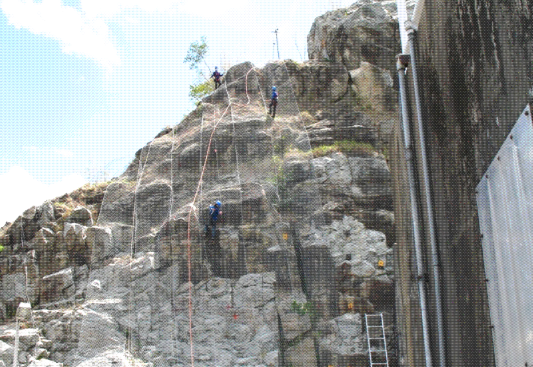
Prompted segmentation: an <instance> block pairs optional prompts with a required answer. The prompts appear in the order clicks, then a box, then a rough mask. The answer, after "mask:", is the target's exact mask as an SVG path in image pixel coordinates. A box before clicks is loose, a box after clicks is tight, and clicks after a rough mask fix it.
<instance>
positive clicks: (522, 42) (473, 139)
mask: <svg viewBox="0 0 533 367" xmlns="http://www.w3.org/2000/svg"><path fill="white" fill-rule="evenodd" d="M532 13H533V0H477V1H472V0H433V1H427V2H426V5H425V10H424V12H423V14H422V18H421V21H420V24H419V26H418V39H419V50H418V51H419V52H418V55H417V63H418V67H419V73H420V79H421V80H422V81H423V83H422V86H421V94H422V96H423V97H424V101H425V103H424V108H423V111H424V117H425V120H426V124H425V136H426V142H427V151H428V156H429V157H428V158H429V165H430V171H431V176H432V181H431V182H432V190H433V199H434V205H435V213H434V214H435V218H436V222H437V237H438V243H439V251H440V259H441V263H442V267H441V273H442V282H443V291H444V299H443V307H444V310H445V315H444V317H445V335H446V344H447V359H448V365H449V366H454V367H456V366H457V367H458V366H485V367H486V366H494V361H493V347H492V333H491V322H490V317H489V310H488V302H487V294H486V284H485V273H484V268H483V261H482V249H481V241H480V233H479V225H478V218H477V207H476V197H475V187H476V185H477V183H478V182H479V180H480V177H481V175H482V174H483V173H484V172H485V170H486V169H487V167H488V166H489V164H490V162H491V161H492V159H493V158H494V155H495V154H496V152H497V151H498V149H499V147H500V146H501V144H502V142H503V141H504V139H505V137H506V136H507V134H508V133H509V131H510V129H511V128H512V126H513V125H514V123H515V122H516V119H517V118H518V117H519V115H520V114H521V112H522V111H523V109H524V107H525V106H526V104H527V103H528V99H529V97H528V91H529V89H530V88H531V87H532V86H533V16H532ZM408 79H409V81H412V78H410V76H408ZM411 101H412V104H413V108H412V110H414V99H413V98H412V93H411ZM397 141H398V142H401V135H398V138H397ZM397 152H398V156H397V157H396V160H397V163H396V164H395V166H396V167H395V168H397V169H395V170H394V171H395V173H394V174H395V180H396V181H395V182H396V185H395V186H396V208H395V209H396V216H397V238H398V246H397V252H398V255H397V256H398V258H400V259H402V260H403V262H402V264H401V265H400V266H399V267H398V273H399V274H398V276H399V277H400V278H401V279H402V280H404V281H405V282H407V283H406V284H403V285H400V286H399V288H398V291H399V294H398V306H399V309H400V313H402V314H403V318H404V320H402V319H401V318H400V319H399V320H398V321H399V324H400V325H399V326H400V329H401V333H402V335H403V337H404V348H403V350H402V354H403V355H404V360H405V362H404V365H409V366H421V365H423V364H421V362H420V361H421V358H422V357H423V348H422V344H421V339H420V338H421V333H420V328H421V326H420V318H419V316H417V312H419V310H418V304H417V302H418V299H417V297H418V296H417V292H416V291H413V289H414V287H416V282H415V280H414V278H413V274H415V271H414V269H413V267H414V265H413V261H412V256H413V255H412V242H411V238H410V236H411V231H412V229H411V223H410V221H409V210H408V209H407V208H408V202H406V197H407V199H408V196H406V195H408V192H407V191H406V190H407V186H406V177H405V174H404V173H402V170H401V169H400V168H401V166H402V165H403V162H402V160H403V159H402V158H403V152H402V149H400V148H398V149H397ZM406 203H407V206H406ZM424 210H425V208H424ZM426 228H427V223H424V230H425V229H426ZM425 237H426V241H425V244H424V248H425V258H426V260H428V259H429V256H430V253H429V244H428V241H427V233H426V235H425ZM426 264H429V262H428V261H426ZM427 270H428V269H427ZM428 275H429V279H428V283H427V285H428V288H429V295H428V296H429V303H430V323H431V337H432V346H433V347H434V355H435V356H436V355H437V349H436V341H437V335H436V327H435V324H436V319H435V313H434V311H435V309H434V294H433V287H432V285H433V283H432V279H431V271H430V269H429V271H428ZM435 359H436V358H435ZM435 362H436V361H435ZM435 365H437V364H435Z"/></svg>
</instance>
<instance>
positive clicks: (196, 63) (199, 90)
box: [183, 37, 215, 104]
mask: <svg viewBox="0 0 533 367" xmlns="http://www.w3.org/2000/svg"><path fill="white" fill-rule="evenodd" d="M208 48H209V47H208V46H207V43H206V41H205V37H201V38H200V41H199V42H198V41H195V42H193V43H191V45H190V46H189V51H187V56H185V59H184V60H183V62H184V63H186V64H189V69H191V70H194V71H196V77H197V78H196V81H195V82H194V83H193V84H191V85H190V86H189V97H191V100H192V101H193V102H195V103H196V104H198V103H200V101H201V100H202V98H204V97H205V96H207V95H208V94H210V93H211V92H213V90H215V87H214V85H213V83H212V82H211V79H210V78H209V77H208V76H210V73H211V70H210V69H209V66H208V65H207V63H206V62H205V57H206V55H207V51H208ZM202 64H203V65H202ZM204 66H205V67H204Z"/></svg>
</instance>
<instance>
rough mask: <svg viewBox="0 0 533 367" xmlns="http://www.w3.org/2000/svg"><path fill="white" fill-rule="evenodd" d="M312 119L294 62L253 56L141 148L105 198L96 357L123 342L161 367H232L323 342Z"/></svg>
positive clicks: (93, 336) (83, 343) (94, 297)
mask: <svg viewBox="0 0 533 367" xmlns="http://www.w3.org/2000/svg"><path fill="white" fill-rule="evenodd" d="M273 85H275V86H276V87H277V89H278V91H279V103H278V105H277V111H276V116H275V118H274V119H272V118H271V117H270V116H268V106H269V103H270V101H269V99H268V98H269V97H270V93H271V86H273ZM301 120H302V119H301V117H300V111H299V108H298V104H297V100H296V97H295V95H294V93H293V90H292V81H291V78H290V76H289V73H288V71H287V68H286V67H285V65H284V64H283V63H273V64H268V65H267V66H266V67H265V68H264V69H262V70H258V69H256V68H254V67H253V65H252V64H243V65H241V66H240V67H239V68H236V70H233V71H232V73H231V74H230V75H226V78H225V83H224V84H223V85H222V86H220V87H219V88H218V89H217V90H216V91H215V92H213V94H212V95H210V96H209V97H207V98H205V99H204V101H203V102H202V104H201V107H199V108H198V109H197V110H196V111H195V112H193V113H191V115H189V116H188V117H187V118H186V119H185V120H184V121H183V122H182V123H181V124H180V125H178V126H176V127H174V128H173V129H172V131H171V132H169V133H167V134H165V135H163V136H160V137H157V138H156V139H154V140H153V141H152V142H150V144H148V145H147V146H146V147H144V148H143V149H141V150H140V151H139V152H138V153H137V157H136V161H135V164H132V165H131V166H130V167H129V168H128V170H127V171H126V172H125V174H124V175H123V176H121V178H120V179H119V180H118V181H117V182H115V183H113V184H111V185H110V186H109V187H108V189H107V192H106V194H105V197H104V200H103V203H102V206H101V211H100V215H99V219H98V226H100V227H104V228H108V229H107V231H108V233H109V239H108V241H107V242H106V243H105V244H104V245H102V249H101V251H99V252H97V253H95V254H94V256H97V257H100V258H101V259H102V262H103V263H101V264H99V265H95V266H94V269H93V270H92V271H91V274H90V279H89V286H88V289H87V301H86V303H85V306H84V312H85V314H84V318H83V321H82V328H81V332H80V339H79V347H80V350H85V351H87V353H88V354H87V355H86V356H85V357H87V356H89V355H94V354H97V352H98V351H99V350H103V349H110V348H111V347H112V346H115V347H116V348H117V350H127V351H128V352H129V353H131V354H132V355H136V356H139V357H141V358H143V359H150V356H151V355H153V356H155V357H154V358H153V359H151V362H152V363H153V364H154V366H193V365H199V366H219V365H220V366H222V365H228V366H230V365H234V364H235V363H237V362H236V360H235V357H234V356H235V355H240V356H242V358H241V360H240V362H239V363H241V362H242V363H244V365H247V364H246V363H245V359H246V358H250V362H249V365H258V363H259V364H260V365H267V363H268V362H269V360H276V361H277V360H278V359H279V361H280V364H282V363H289V362H290V361H285V360H284V359H286V358H287V357H286V356H285V354H286V350H287V349H289V348H291V347H294V345H295V344H296V343H300V342H302V343H310V344H309V345H311V350H313V348H314V349H315V350H316V349H317V348H318V345H317V343H318V341H317V337H316V335H314V333H313V331H314V330H316V323H317V317H318V316H317V315H318V314H321V313H323V312H327V311H325V310H326V309H327V307H326V304H327V303H328V302H330V298H331V295H330V294H328V293H327V292H325V293H324V294H318V293H316V292H315V293H313V291H312V289H311V287H310V285H309V284H305V279H304V274H303V272H304V269H303V268H304V265H303V263H304V261H305V259H303V254H302V246H301V243H300V239H299V236H300V233H301V232H305V231H308V230H309V229H311V228H313V227H315V226H320V225H322V224H323V218H322V216H321V215H320V208H321V199H320V193H319V190H318V186H317V181H316V179H315V175H314V172H313V168H312V165H311V164H310V158H311V157H312V156H311V152H310V149H311V146H310V142H309V137H308V135H307V132H306V130H305V127H304V126H303V124H302V121H301ZM216 200H220V201H221V202H222V208H221V209H222V213H221V214H220V217H219V220H218V222H217V225H216V232H215V237H214V238H211V237H212V236H211V228H209V230H208V231H207V232H205V225H206V224H208V222H209V220H208V207H209V205H211V204H213V203H214V202H215V201H216ZM94 256H93V257H94ZM97 260H98V259H93V263H94V262H95V261H97ZM104 264H105V265H108V266H105V267H103V265H104ZM109 264H113V266H109ZM306 266H307V267H308V268H310V269H314V270H311V271H316V272H317V273H318V272H320V270H321V269H320V267H321V264H315V265H314V266H315V268H313V266H312V264H306ZM110 273H111V274H110ZM332 276H333V275H331V274H329V275H328V277H330V278H331V277H332ZM318 278H319V277H317V279H318ZM101 279H113V280H112V281H109V282H108V284H102V283H101ZM306 279H313V277H312V276H308V277H307V278H306ZM320 307H322V309H321V308H320ZM205 335H210V338H209V340H206V339H205ZM261 338H263V339H261ZM313 345H314V346H313ZM229 350H231V352H229ZM254 358H255V359H254ZM302 358H303V360H302V363H307V362H306V358H307V359H309V361H308V362H309V363H311V362H312V360H314V359H315V358H316V356H315V355H312V356H302ZM242 363H241V364H242ZM276 363H277V362H276Z"/></svg>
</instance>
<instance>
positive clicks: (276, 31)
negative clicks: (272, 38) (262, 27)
mask: <svg viewBox="0 0 533 367" xmlns="http://www.w3.org/2000/svg"><path fill="white" fill-rule="evenodd" d="M274 33H276V46H277V47H278V60H279V59H280V57H279V42H278V29H277V28H276V30H275V31H274Z"/></svg>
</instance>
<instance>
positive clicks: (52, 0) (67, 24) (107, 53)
mask: <svg viewBox="0 0 533 367" xmlns="http://www.w3.org/2000/svg"><path fill="white" fill-rule="evenodd" d="M0 8H1V9H2V11H3V12H4V14H5V15H6V17H7V18H8V20H9V22H10V23H11V24H13V25H14V26H15V27H17V28H24V29H27V30H29V31H30V32H31V33H34V34H39V35H43V36H46V37H50V38H52V39H55V40H57V41H59V42H60V43H61V45H62V47H63V51H64V52H65V53H69V54H70V53H74V54H78V55H82V56H86V57H89V58H91V59H94V60H96V61H97V62H98V63H100V64H101V65H102V66H104V67H105V68H107V69H110V68H112V67H113V66H115V65H118V64H119V63H120V59H119V56H118V54H117V51H116V49H115V47H114V45H113V44H112V42H111V40H110V38H109V28H108V26H107V24H106V23H105V21H104V20H103V19H101V18H91V17H88V16H86V14H84V13H82V12H80V11H78V10H76V9H75V8H73V7H70V6H64V5H63V4H62V3H61V0H42V2H39V3H36V2H34V1H33V0H31V1H28V0H0Z"/></svg>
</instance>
